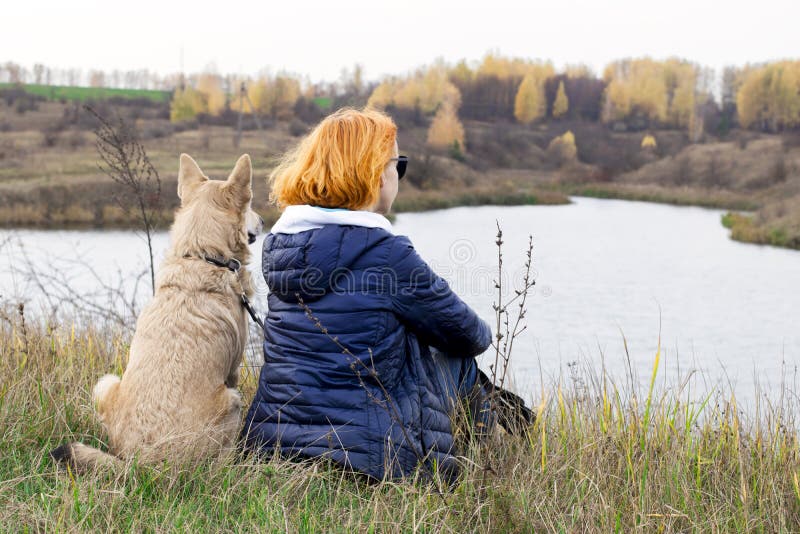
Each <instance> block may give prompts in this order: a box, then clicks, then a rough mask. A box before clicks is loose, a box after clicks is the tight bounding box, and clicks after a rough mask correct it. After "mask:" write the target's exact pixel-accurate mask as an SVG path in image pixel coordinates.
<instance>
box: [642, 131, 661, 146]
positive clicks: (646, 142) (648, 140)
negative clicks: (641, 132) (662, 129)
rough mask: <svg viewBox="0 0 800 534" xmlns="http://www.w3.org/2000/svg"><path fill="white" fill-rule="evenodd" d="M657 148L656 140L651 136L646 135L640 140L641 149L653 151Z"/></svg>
mask: <svg viewBox="0 0 800 534" xmlns="http://www.w3.org/2000/svg"><path fill="white" fill-rule="evenodd" d="M657 146H658V145H657V143H656V138H655V137H653V135H652V134H647V135H645V136H644V137H643V138H642V148H643V149H655V148H656V147H657Z"/></svg>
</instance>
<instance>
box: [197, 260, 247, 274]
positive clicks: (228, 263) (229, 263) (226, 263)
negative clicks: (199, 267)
mask: <svg viewBox="0 0 800 534" xmlns="http://www.w3.org/2000/svg"><path fill="white" fill-rule="evenodd" d="M203 259H204V260H206V261H207V262H208V263H210V264H212V265H216V266H217V267H225V268H226V269H228V270H229V271H231V272H234V273H238V272H239V269H241V268H242V262H240V261H239V260H237V259H236V258H231V259H229V260H227V259H225V258H223V257H222V256H203Z"/></svg>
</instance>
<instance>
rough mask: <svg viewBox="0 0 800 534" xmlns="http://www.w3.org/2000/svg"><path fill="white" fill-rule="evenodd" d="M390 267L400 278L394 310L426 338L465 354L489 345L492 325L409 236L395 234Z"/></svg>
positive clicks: (441, 347) (449, 350) (453, 352)
mask: <svg viewBox="0 0 800 534" xmlns="http://www.w3.org/2000/svg"><path fill="white" fill-rule="evenodd" d="M389 268H390V269H392V271H393V275H394V278H395V280H396V286H395V287H394V288H393V289H394V290H393V291H392V295H391V299H392V305H393V309H394V312H395V314H397V316H398V317H399V318H400V320H401V321H402V322H403V323H405V324H406V325H408V326H409V327H410V328H411V330H412V331H414V333H415V334H417V336H418V337H419V338H420V339H421V340H422V341H423V342H425V343H427V344H429V345H433V346H434V347H436V348H437V349H439V350H441V351H443V352H447V353H448V354H450V355H452V356H462V357H465V358H468V357H473V356H477V355H478V354H480V353H482V352H483V351H484V350H486V349H487V348H488V347H489V345H490V344H491V337H492V332H491V329H490V328H489V325H488V324H487V323H486V321H484V320H482V319H481V318H480V317H478V315H477V314H476V313H475V312H474V311H473V310H472V308H470V307H469V306H468V305H467V304H466V303H465V302H464V301H463V300H461V299H460V298H459V297H458V295H456V294H455V293H454V292H453V290H452V289H450V286H449V285H448V283H447V282H446V281H445V280H444V279H442V278H441V277H440V276H439V275H437V274H436V273H435V272H433V270H432V269H431V268H430V267H429V266H428V264H427V263H425V261H424V260H423V259H422V258H421V257H420V256H419V254H417V252H416V250H414V246H413V245H412V244H411V242H410V241H409V240H408V238H406V237H403V236H399V237H397V238H395V240H394V243H393V245H392V250H391V254H390V258H389Z"/></svg>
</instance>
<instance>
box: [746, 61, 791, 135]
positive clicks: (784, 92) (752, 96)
mask: <svg viewBox="0 0 800 534" xmlns="http://www.w3.org/2000/svg"><path fill="white" fill-rule="evenodd" d="M736 107H737V112H738V114H739V122H740V124H741V125H742V126H744V127H745V128H749V127H751V126H758V127H760V128H761V129H763V130H768V131H773V132H775V131H780V130H783V129H786V128H794V127H796V126H798V125H800V61H780V62H776V63H770V64H767V65H764V66H762V67H760V68H751V69H746V70H745V72H744V75H743V80H742V83H741V85H740V87H739V90H738V92H737V94H736Z"/></svg>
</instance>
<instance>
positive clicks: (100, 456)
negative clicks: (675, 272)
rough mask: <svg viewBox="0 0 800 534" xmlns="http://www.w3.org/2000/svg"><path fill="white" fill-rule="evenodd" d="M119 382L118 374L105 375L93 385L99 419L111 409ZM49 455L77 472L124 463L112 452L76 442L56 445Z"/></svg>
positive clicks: (106, 415)
mask: <svg viewBox="0 0 800 534" xmlns="http://www.w3.org/2000/svg"><path fill="white" fill-rule="evenodd" d="M119 384H120V379H119V377H118V376H115V375H105V376H104V377H102V378H101V379H100V380H99V381H98V382H97V384H96V385H95V386H94V390H93V391H92V398H93V400H94V403H95V407H96V408H97V413H98V415H99V416H100V419H101V420H103V419H107V418H108V416H109V411H113V407H114V399H115V398H116V395H117V391H118V390H119ZM50 456H51V457H52V458H53V460H55V461H56V462H58V463H60V464H63V465H68V466H69V467H71V468H72V469H73V470H74V471H77V472H83V471H91V470H94V469H107V468H110V467H120V466H122V465H123V464H124V462H123V461H122V459H120V458H118V457H116V456H114V455H112V454H109V453H107V452H103V451H101V450H100V449H96V448H94V447H90V446H88V445H84V444H83V443H78V442H74V443H65V444H63V445H61V446H59V447H56V448H55V449H53V450H52V451H50Z"/></svg>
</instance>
